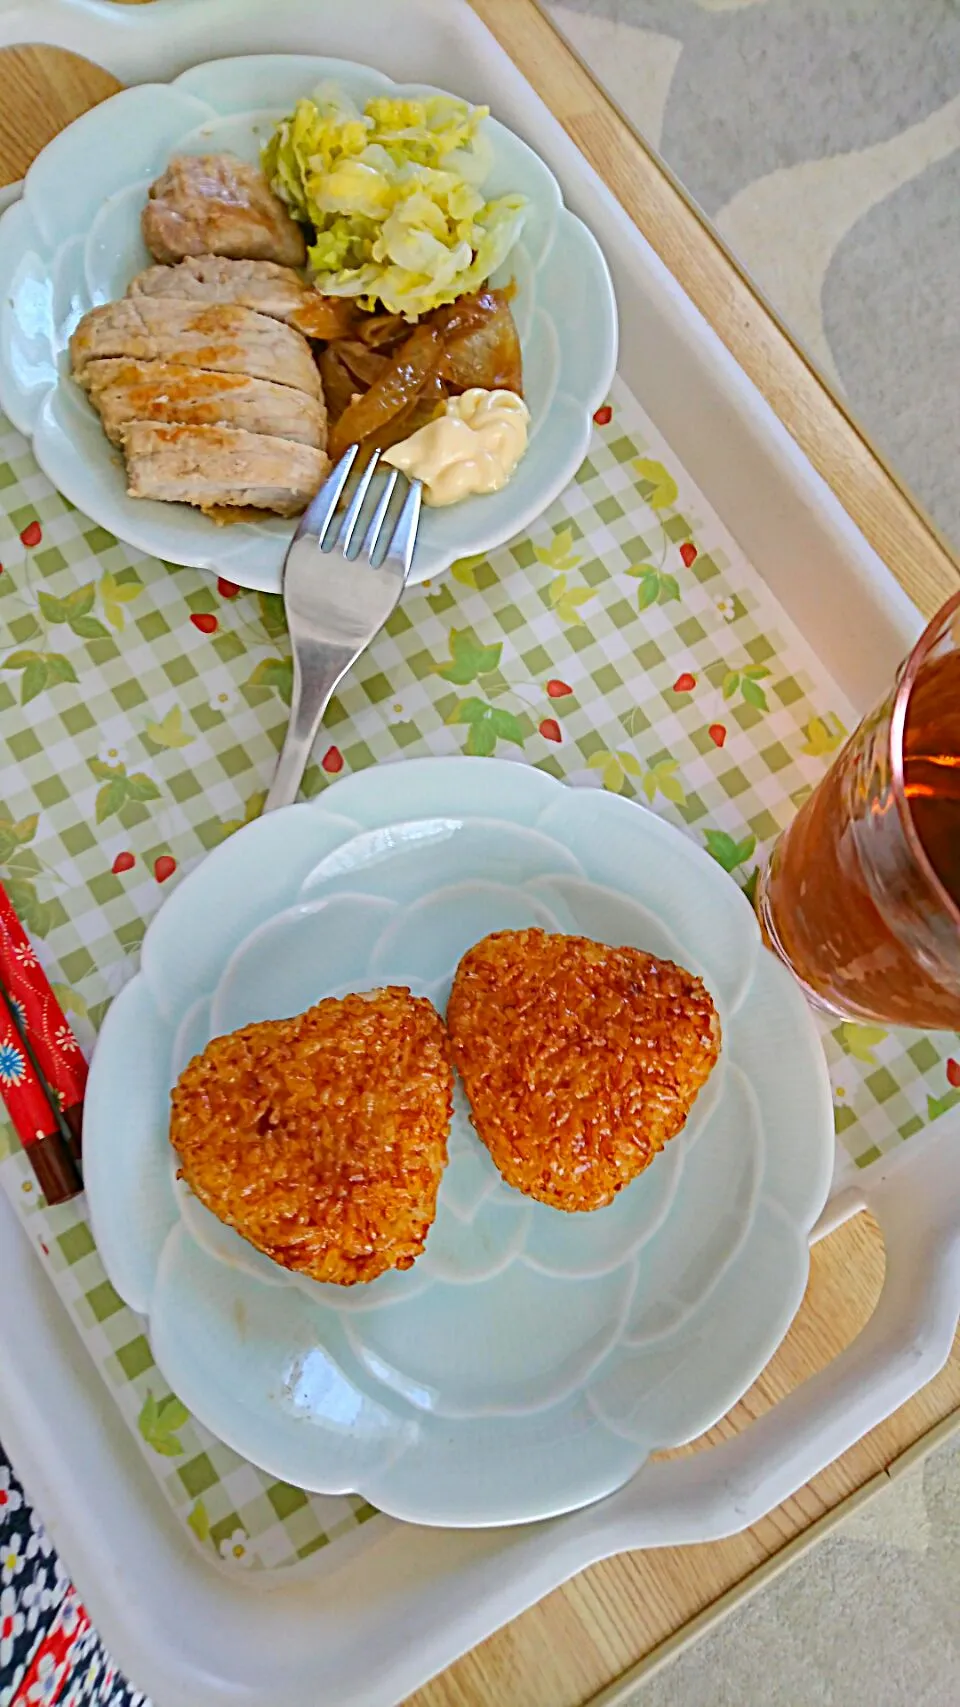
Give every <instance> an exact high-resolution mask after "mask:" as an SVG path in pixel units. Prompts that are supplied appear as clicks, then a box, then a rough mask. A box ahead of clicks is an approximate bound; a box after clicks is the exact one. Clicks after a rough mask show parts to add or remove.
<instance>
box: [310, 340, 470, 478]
mask: <svg viewBox="0 0 960 1707" xmlns="http://www.w3.org/2000/svg"><path fill="white" fill-rule="evenodd" d="M325 353H326V354H328V355H329V354H330V353H331V352H330V351H327V352H325ZM442 354H443V346H442V344H441V341H440V333H439V331H438V330H437V328H436V327H435V326H430V325H427V324H426V322H424V323H422V324H421V325H419V326H417V327H415V329H414V331H413V332H412V333H411V335H410V337H409V338H407V340H406V341H405V343H403V344H402V345H401V347H400V349H399V350H398V351H397V353H396V355H395V357H394V358H393V359H392V360H391V362H390V365H389V366H388V367H387V369H386V370H385V372H384V373H382V374H381V376H380V378H379V379H378V380H376V381H375V383H374V384H373V385H371V387H370V389H369V391H366V392H364V394H363V396H362V397H354V399H353V401H352V402H351V403H349V404H348V405H347V407H346V408H345V409H344V411H343V413H342V415H340V417H339V419H338V420H337V421H336V422H335V425H334V427H333V429H332V431H331V434H330V443H329V447H328V448H329V453H330V456H331V458H332V459H333V461H334V462H337V461H339V459H340V457H341V456H342V455H343V453H344V451H345V450H347V449H348V447H349V446H350V445H352V444H357V443H362V441H363V440H364V439H368V438H370V437H371V435H372V434H374V433H378V432H380V431H381V429H382V428H383V427H385V426H386V425H387V423H388V422H389V421H392V420H393V418H394V416H396V415H398V414H399V413H400V411H401V409H405V408H406V407H407V406H408V405H409V404H411V403H415V402H416V400H417V398H418V397H419V396H420V393H421V391H422V390H423V387H424V385H425V383H426V381H427V380H428V379H430V378H431V377H432V376H433V375H434V374H435V373H436V372H437V370H438V368H439V365H440V358H441V355H442ZM341 365H342V364H341ZM322 371H323V370H322V368H321V374H322ZM327 406H328V408H330V407H331V405H330V399H329V397H328V398H327ZM334 412H335V411H334V410H333V409H331V413H334Z"/></svg>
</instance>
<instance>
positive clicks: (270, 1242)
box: [170, 988, 453, 1286]
mask: <svg viewBox="0 0 960 1707" xmlns="http://www.w3.org/2000/svg"><path fill="white" fill-rule="evenodd" d="M171 1101H172V1117H171V1122H170V1141H171V1143H172V1144H173V1146H174V1148H175V1149H176V1151H177V1153H178V1155H179V1157H180V1164H181V1165H180V1169H179V1177H180V1178H182V1179H185V1180H186V1181H187V1184H188V1185H189V1186H190V1187H191V1189H192V1190H193V1191H194V1192H195V1193H196V1195H197V1197H199V1199H200V1201H201V1203H203V1204H205V1205H206V1207H207V1208H208V1209H210V1210H212V1212H213V1214H214V1215H216V1216H218V1217H219V1218H220V1220H221V1221H225V1222H226V1224H227V1226H228V1227H234V1228H236V1231H237V1232H238V1233H240V1234H242V1236H243V1237H244V1238H245V1239H248V1240H249V1241H250V1243H251V1245H255V1246H256V1247H257V1250H259V1251H264V1252H265V1253H266V1255H267V1256H268V1257H272V1258H273V1260H274V1262H277V1263H279V1264H280V1265H281V1267H282V1268H289V1269H295V1270H297V1271H298V1272H299V1273H301V1274H309V1275H311V1276H312V1277H313V1279H314V1280H325V1281H333V1282H334V1283H335V1284H336V1285H338V1286H353V1285H355V1284H356V1282H357V1281H367V1280H375V1279H376V1277H377V1275H378V1274H383V1273H384V1271H385V1270H386V1269H388V1268H410V1266H411V1264H412V1263H413V1262H414V1261H415V1260H416V1258H417V1257H418V1256H419V1255H420V1253H421V1251H422V1250H423V1247H424V1241H425V1240H426V1236H427V1233H428V1231H429V1229H430V1227H431V1225H432V1223H433V1218H434V1216H435V1214H436V1210H437V1191H438V1189H439V1186H440V1177H441V1175H442V1173H443V1170H444V1167H445V1165H446V1161H447V1135H448V1132H449V1129H450V1119H451V1114H452V1111H453V1072H452V1069H451V1066H450V1050H449V1044H448V1041H447V1035H446V1032H445V1030H444V1027H443V1022H442V1020H441V1019H440V1016H439V1014H438V1013H437V1012H436V1010H435V1009H434V1008H433V1007H432V1006H431V1004H430V1003H429V1002H428V1001H424V1000H423V998H422V997H419V996H411V994H410V991H409V990H407V989H401V988H390V989H385V990H376V991H374V992H373V993H372V994H371V995H360V996H345V997H344V998H343V999H342V1000H335V999H333V998H330V999H328V1000H326V1001H322V1002H318V1003H317V1005H316V1007H313V1008H310V1009H309V1010H308V1011H307V1012H306V1013H305V1014H301V1015H299V1017H298V1018H296V1019H288V1020H269V1021H267V1022H266V1023H264V1024H262V1025H248V1026H245V1027H244V1028H243V1030H242V1031H236V1032H234V1033H232V1035H231V1036H229V1037H218V1038H215V1039H214V1041H213V1042H212V1043H208V1045H207V1047H206V1049H205V1050H204V1051H203V1054H202V1055H198V1056H196V1057H195V1059H194V1060H193V1061H191V1062H190V1065H189V1066H188V1067H187V1069H186V1071H185V1072H184V1073H183V1074H182V1075H181V1077H180V1081H179V1083H178V1084H177V1086H176V1088H175V1089H174V1091H173V1095H172V1098H171Z"/></svg>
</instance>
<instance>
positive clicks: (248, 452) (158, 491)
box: [123, 421, 330, 516]
mask: <svg viewBox="0 0 960 1707" xmlns="http://www.w3.org/2000/svg"><path fill="white" fill-rule="evenodd" d="M123 448H124V452H125V454H126V459H127V491H128V492H129V494H130V496H131V498H159V499H161V500H162V501H163V502H165V503H174V504H175V503H181V504H195V505H196V506H197V508H198V509H201V510H217V509H220V508H223V507H229V508H231V509H235V508H239V509H246V508H247V507H250V508H252V509H256V510H272V511H274V513H275V514H276V515H279V516H295V515H298V514H299V512H300V511H301V510H303V509H305V508H306V505H307V504H308V502H309V500H310V499H311V498H312V497H313V495H314V493H315V492H316V491H317V490H318V488H319V486H320V484H321V482H322V480H323V478H324V476H325V475H326V473H327V470H328V469H329V467H330V463H329V459H328V458H327V457H326V456H325V455H324V454H323V452H322V451H318V450H313V449H312V448H311V447H310V446H309V445H299V444H291V443H290V442H289V440H287V439H273V438H268V437H267V435H266V434H265V433H245V432H242V431H241V430H240V429H239V428H237V427H175V426H159V425H154V424H153V423H151V422H146V421H134V422H133V423H132V425H131V426H129V427H127V429H126V431H125V432H124V435H123Z"/></svg>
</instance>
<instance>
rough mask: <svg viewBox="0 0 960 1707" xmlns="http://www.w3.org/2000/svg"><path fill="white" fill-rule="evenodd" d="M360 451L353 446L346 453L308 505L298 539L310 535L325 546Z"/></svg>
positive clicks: (297, 535) (357, 446) (299, 528)
mask: <svg viewBox="0 0 960 1707" xmlns="http://www.w3.org/2000/svg"><path fill="white" fill-rule="evenodd" d="M359 450H360V446H359V445H351V446H350V449H349V450H347V451H344V453H343V456H342V457H341V458H340V461H339V462H338V463H337V465H336V467H335V468H333V469H331V471H330V473H329V474H328V475H327V478H326V480H325V481H324V483H323V485H322V486H321V488H320V490H319V492H318V493H317V495H316V497H314V498H311V500H310V502H309V504H308V505H307V508H306V510H305V512H304V514H303V518H302V520H301V522H300V526H299V527H298V528H297V532H296V536H295V537H296V538H297V539H301V538H302V537H303V535H304V534H305V533H310V534H314V535H315V537H316V538H317V539H318V540H319V541H320V544H321V545H322V544H323V539H324V535H325V533H326V531H327V529H328V528H329V526H330V523H331V521H332V519H333V515H334V511H335V510H336V507H337V505H338V504H339V502H340V498H341V495H342V493H343V488H344V487H345V486H346V484H347V480H348V479H349V477H350V470H351V468H352V467H353V465H354V463H355V462H356V460H357V454H358V452H359Z"/></svg>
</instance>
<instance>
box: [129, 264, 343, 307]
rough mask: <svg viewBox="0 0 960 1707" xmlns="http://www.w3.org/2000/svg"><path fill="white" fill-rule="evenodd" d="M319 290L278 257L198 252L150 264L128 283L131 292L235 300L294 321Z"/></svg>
mask: <svg viewBox="0 0 960 1707" xmlns="http://www.w3.org/2000/svg"><path fill="white" fill-rule="evenodd" d="M316 294H317V293H316V291H314V290H311V289H310V288H309V286H308V285H305V284H304V282H303V280H302V279H301V277H300V275H299V274H298V273H295V272H294V270H293V268H292V267H278V266H277V265H276V263H275V262H274V261H231V260H229V259H228V257H227V256H226V255H196V256H194V257H193V258H192V259H190V260H186V261H181V262H180V265H179V266H178V267H148V268H147V270H146V272H143V273H138V274H137V276H136V278H135V279H133V280H132V281H131V283H130V285H129V286H128V288H127V295H128V296H164V297H176V298H178V299H179V300H180V301H181V302H234V303H237V304H238V305H239V307H241V308H255V309H257V311H258V312H259V313H260V314H269V315H270V317H271V319H273V320H289V319H290V317H291V315H292V314H294V313H295V312H296V310H297V309H298V308H302V307H303V306H304V304H305V303H309V302H310V301H312V299H313V298H314V297H315V296H316Z"/></svg>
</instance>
